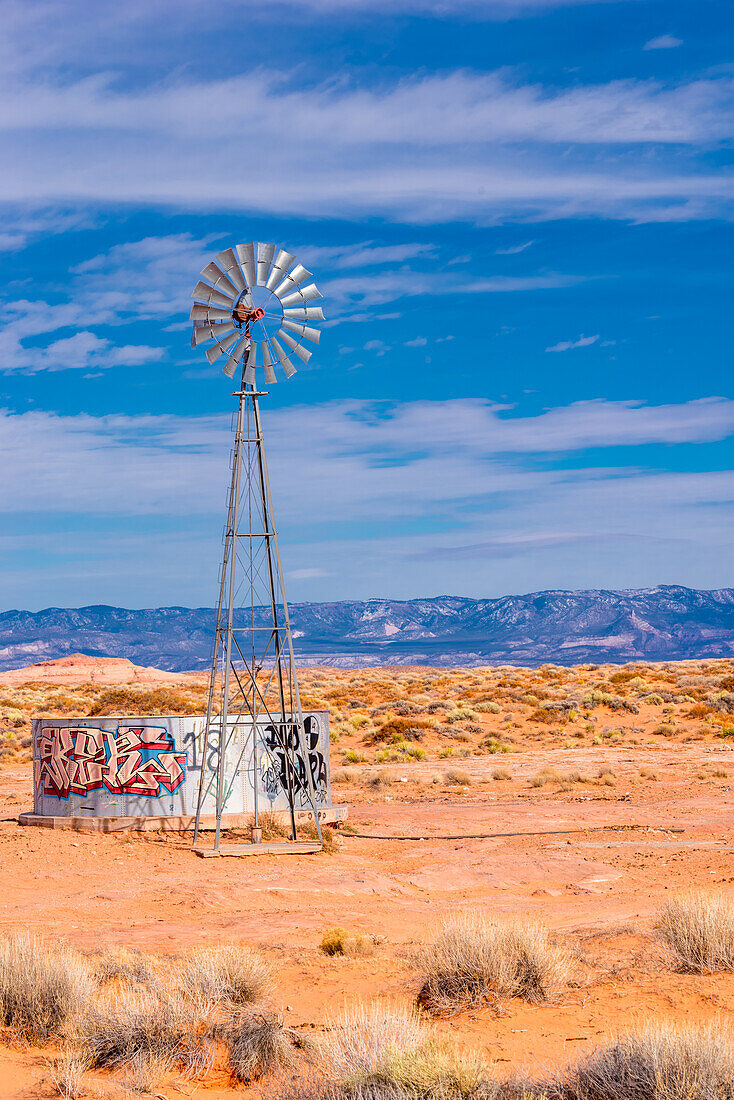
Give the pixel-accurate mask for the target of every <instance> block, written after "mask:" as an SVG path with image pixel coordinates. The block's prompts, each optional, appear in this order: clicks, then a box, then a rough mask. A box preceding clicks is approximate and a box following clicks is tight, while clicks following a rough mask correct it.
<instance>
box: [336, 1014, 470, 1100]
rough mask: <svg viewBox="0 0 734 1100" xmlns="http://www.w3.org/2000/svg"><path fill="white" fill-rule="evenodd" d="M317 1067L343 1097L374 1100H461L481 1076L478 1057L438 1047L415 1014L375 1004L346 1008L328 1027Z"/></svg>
mask: <svg viewBox="0 0 734 1100" xmlns="http://www.w3.org/2000/svg"><path fill="white" fill-rule="evenodd" d="M322 1065H323V1068H324V1070H325V1072H326V1074H327V1076H328V1077H329V1078H330V1079H332V1080H334V1079H336V1080H337V1081H339V1082H342V1083H344V1084H346V1085H348V1086H349V1092H348V1095H351V1096H359V1097H362V1096H364V1097H367V1096H369V1095H372V1096H374V1097H375V1100H376V1098H377V1097H378V1096H379V1097H395V1098H396V1100H397V1097H398V1096H400V1095H403V1096H405V1095H406V1093H407V1094H408V1095H409V1096H411V1097H412V1098H413V1100H423V1098H425V1100H429V1098H438V1097H440V1098H441V1100H453V1098H455V1100H460V1098H463V1097H468V1096H470V1095H472V1094H474V1093H475V1090H476V1088H477V1086H478V1084H479V1083H480V1081H482V1079H483V1078H484V1077H485V1076H486V1069H485V1067H484V1065H483V1063H482V1062H481V1061H480V1060H479V1059H478V1058H476V1057H473V1056H471V1055H463V1056H462V1055H460V1054H458V1053H457V1052H456V1051H454V1050H453V1049H452V1048H451V1047H450V1046H448V1045H447V1044H446V1043H443V1042H441V1041H440V1040H439V1039H437V1037H436V1036H435V1034H434V1032H433V1030H432V1028H430V1027H428V1026H427V1025H426V1024H425V1023H424V1022H423V1021H422V1020H421V1019H420V1017H419V1016H418V1014H417V1013H416V1012H414V1011H411V1010H410V1009H406V1008H399V1007H395V1006H389V1005H377V1004H375V1005H367V1006H366V1005H358V1006H356V1007H355V1008H351V1009H347V1010H345V1011H344V1012H343V1013H342V1015H341V1016H340V1017H339V1018H337V1019H336V1020H335V1021H333V1022H332V1027H331V1032H330V1036H329V1040H328V1042H327V1044H326V1046H325V1048H324V1050H323V1053H322ZM373 1089H374V1091H373ZM365 1090H366V1091H365Z"/></svg>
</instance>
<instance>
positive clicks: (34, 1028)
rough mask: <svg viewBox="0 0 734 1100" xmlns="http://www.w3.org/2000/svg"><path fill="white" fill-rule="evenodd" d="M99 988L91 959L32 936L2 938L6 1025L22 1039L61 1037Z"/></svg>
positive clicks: (0, 1000)
mask: <svg viewBox="0 0 734 1100" xmlns="http://www.w3.org/2000/svg"><path fill="white" fill-rule="evenodd" d="M93 987H94V983H93V980H92V976H91V974H90V971H89V967H88V965H87V963H86V960H85V959H84V958H82V956H81V955H80V954H79V953H78V952H76V951H73V950H72V949H71V948H69V947H65V946H63V945H54V946H51V945H50V944H47V943H44V941H43V940H41V939H38V938H37V937H35V936H32V935H30V934H28V933H12V934H10V935H8V936H4V937H2V938H1V939H0V1025H3V1026H5V1027H8V1028H10V1030H11V1032H12V1033H13V1034H14V1035H15V1036H17V1037H18V1038H22V1039H29V1040H33V1041H35V1042H45V1041H46V1040H47V1039H49V1038H50V1037H51V1036H55V1035H59V1034H61V1033H62V1032H63V1031H64V1030H65V1028H66V1027H67V1025H69V1024H70V1023H71V1022H72V1021H73V1020H74V1019H75V1018H76V1017H78V1016H79V1015H80V1014H81V1013H82V1012H83V1010H84V1009H85V1008H86V1006H87V1005H88V1003H89V1000H90V998H91V995H92V990H93Z"/></svg>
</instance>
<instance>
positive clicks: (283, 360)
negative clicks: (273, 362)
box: [270, 337, 296, 378]
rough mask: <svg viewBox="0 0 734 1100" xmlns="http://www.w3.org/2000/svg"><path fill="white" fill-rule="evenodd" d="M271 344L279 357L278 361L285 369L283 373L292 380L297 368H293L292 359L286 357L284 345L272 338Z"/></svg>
mask: <svg viewBox="0 0 734 1100" xmlns="http://www.w3.org/2000/svg"><path fill="white" fill-rule="evenodd" d="M270 343H271V344H272V345H273V350H274V351H275V354H276V355H277V356H278V361H279V363H280V365H281V367H282V368H283V372H284V373H285V376H286V378H292V377H293V375H294V374H295V373H296V368H295V367H294V366H293V364H292V363H291V361H290V359H289V358H288V356H287V355H286V353H285V351H284V349H283V347H282V345H281V344H279V343H278V341H277V340H276V339H275V337H273V338H272V340H271V341H270Z"/></svg>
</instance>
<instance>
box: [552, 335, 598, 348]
mask: <svg viewBox="0 0 734 1100" xmlns="http://www.w3.org/2000/svg"><path fill="white" fill-rule="evenodd" d="M598 339H599V334H598V333H597V334H596V336H579V338H578V339H577V340H561V342H560V343H558V344H554V345H553V347H550V348H546V349H545V350H546V351H572V350H573V349H574V348H588V347H591V345H592V344H595V343H596V342H597V340H598Z"/></svg>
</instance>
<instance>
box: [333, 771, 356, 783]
mask: <svg viewBox="0 0 734 1100" xmlns="http://www.w3.org/2000/svg"><path fill="white" fill-rule="evenodd" d="M356 777H357V772H355V771H352V769H351V768H336V769H335V770H334V771H333V772H332V773H331V782H332V783H353V782H354V780H355V779H356Z"/></svg>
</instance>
